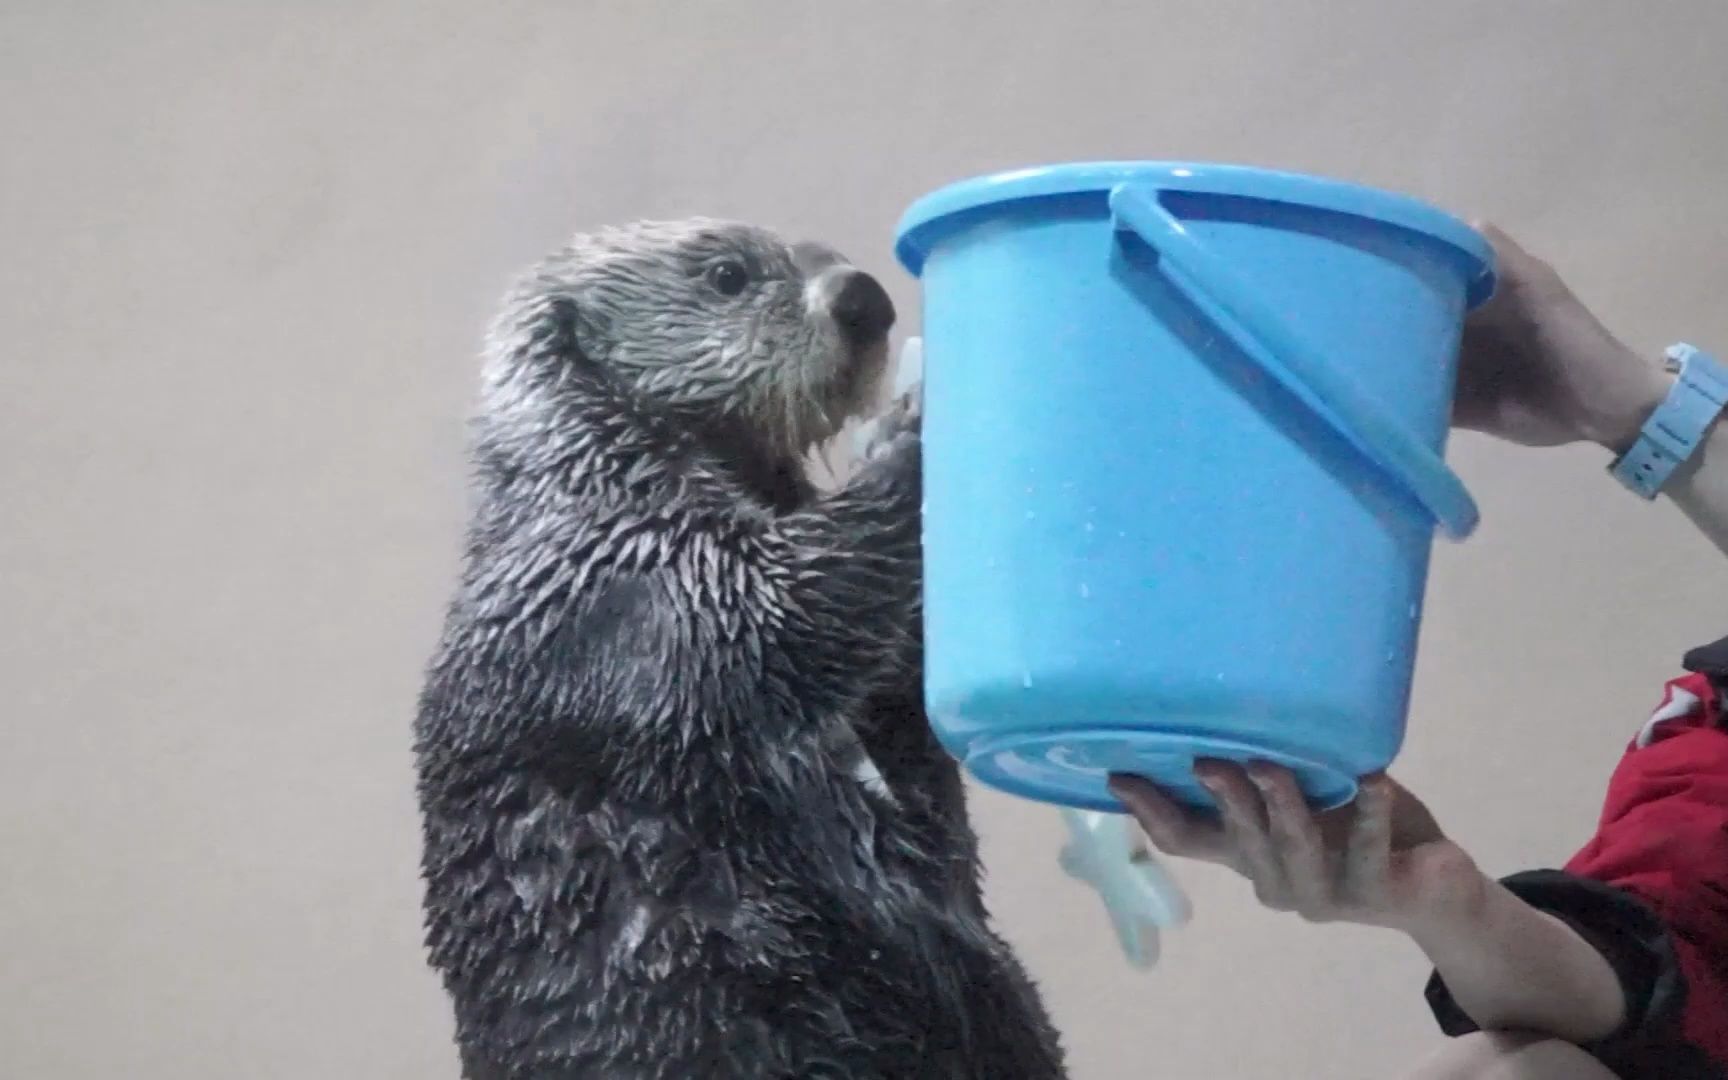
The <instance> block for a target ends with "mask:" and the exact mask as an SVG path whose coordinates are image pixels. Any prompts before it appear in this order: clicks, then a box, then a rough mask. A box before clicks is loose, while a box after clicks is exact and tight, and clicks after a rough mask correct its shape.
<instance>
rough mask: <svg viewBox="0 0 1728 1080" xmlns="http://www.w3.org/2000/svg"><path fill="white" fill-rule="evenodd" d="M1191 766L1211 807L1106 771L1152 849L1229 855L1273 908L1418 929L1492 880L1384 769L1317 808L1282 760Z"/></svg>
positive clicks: (1448, 917) (1455, 909)
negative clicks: (1348, 795) (1205, 809)
mask: <svg viewBox="0 0 1728 1080" xmlns="http://www.w3.org/2000/svg"><path fill="white" fill-rule="evenodd" d="M1195 775H1196V777H1197V778H1198V779H1199V781H1200V782H1201V784H1203V785H1204V786H1205V787H1206V789H1207V790H1208V791H1210V792H1211V793H1212V795H1213V797H1214V798H1215V799H1216V800H1217V802H1218V805H1219V807H1220V810H1221V813H1220V814H1219V815H1218V816H1217V817H1216V818H1213V817H1211V816H1209V815H1205V814H1202V813H1201V812H1199V811H1196V810H1193V809H1191V808H1188V807H1186V806H1183V805H1181V804H1179V803H1177V802H1175V801H1174V800H1172V799H1171V798H1169V797H1168V796H1166V795H1164V794H1163V793H1161V792H1160V791H1159V790H1158V788H1157V787H1155V786H1154V785H1153V784H1151V783H1150V782H1149V781H1147V780H1144V779H1141V778H1139V777H1128V776H1118V777H1113V778H1112V779H1111V784H1110V787H1111V790H1112V791H1113V792H1114V793H1115V794H1116V796H1117V797H1118V798H1120V799H1121V800H1122V801H1123V802H1124V803H1125V804H1126V805H1127V806H1128V808H1129V809H1130V810H1131V811H1132V812H1133V814H1134V817H1135V818H1136V820H1138V821H1139V823H1140V827H1141V828H1143V829H1145V830H1146V835H1147V837H1148V838H1149V839H1150V840H1151V841H1152V843H1153V845H1154V846H1155V847H1157V848H1158V849H1159V850H1160V851H1163V852H1165V853H1167V854H1170V855H1175V856H1182V857H1187V858H1195V859H1202V860H1205V861H1207V862H1213V863H1218V864H1220V865H1222V866H1228V867H1230V868H1231V869H1233V870H1235V871H1236V872H1237V873H1240V874H1242V875H1243V876H1244V877H1246V878H1248V879H1249V881H1251V882H1253V885H1254V894H1255V896H1257V897H1258V898H1259V900H1260V902H1261V903H1263V904H1265V905H1266V906H1268V907H1270V908H1273V909H1275V910H1278V911H1294V912H1296V913H1298V914H1300V915H1301V916H1302V917H1303V918H1305V919H1307V920H1309V921H1310V922H1351V923H1360V924H1363V925H1369V926H1382V927H1388V928H1391V929H1396V930H1402V931H1405V932H1407V933H1411V934H1416V933H1418V932H1420V931H1422V930H1423V929H1424V928H1426V927H1428V926H1431V925H1437V924H1441V923H1446V924H1455V923H1457V922H1458V920H1459V919H1460V918H1467V917H1468V913H1469V912H1470V911H1471V910H1472V908H1473V906H1475V905H1477V904H1479V903H1480V902H1481V899H1482V897H1483V896H1485V895H1486V894H1487V892H1488V889H1489V887H1490V886H1491V884H1492V883H1491V882H1490V881H1489V879H1488V878H1487V877H1486V876H1485V875H1484V874H1483V873H1482V872H1481V871H1480V870H1478V869H1477V868H1476V864H1475V861H1474V860H1472V859H1471V858H1470V856H1469V855H1468V854H1466V853H1465V852H1464V850H1463V849H1462V848H1460V847H1458V845H1456V844H1454V843H1452V842H1451V841H1450V840H1448V839H1447V838H1446V836H1445V834H1443V833H1442V832H1441V831H1440V827H1439V825H1438V824H1436V823H1435V821H1434V817H1433V815H1432V814H1430V813H1429V812H1428V808H1427V807H1425V806H1423V805H1422V803H1421V801H1420V800H1418V799H1417V798H1416V797H1415V796H1414V795H1412V794H1410V792H1409V791H1407V790H1405V789H1404V788H1403V787H1402V786H1401V785H1399V784H1398V783H1396V782H1395V781H1393V780H1392V779H1391V778H1389V777H1385V776H1375V777H1368V778H1366V779H1364V780H1363V781H1362V785H1361V792H1360V794H1359V795H1358V796H1357V798H1356V801H1355V802H1353V803H1352V804H1350V805H1349V806H1346V807H1341V808H1339V809H1337V810H1333V811H1328V812H1325V813H1319V814H1317V813H1315V812H1314V811H1312V810H1311V809H1310V808H1309V807H1308V804H1307V802H1306V800H1305V799H1304V798H1303V797H1302V793H1301V790H1300V789H1299V788H1298V787H1297V784H1296V779H1295V777H1294V776H1292V775H1291V773H1290V772H1289V770H1287V769H1283V768H1280V767H1277V766H1273V765H1265V764H1259V763H1256V764H1253V765H1250V766H1248V767H1247V768H1243V767H1242V766H1239V765H1234V764H1229V763H1225V762H1201V763H1199V764H1197V765H1196V766H1195Z"/></svg>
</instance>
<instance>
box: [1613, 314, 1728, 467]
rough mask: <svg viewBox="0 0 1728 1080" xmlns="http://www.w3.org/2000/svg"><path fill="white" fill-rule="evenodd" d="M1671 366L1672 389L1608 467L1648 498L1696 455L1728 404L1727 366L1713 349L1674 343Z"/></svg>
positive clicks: (1670, 348)
mask: <svg viewBox="0 0 1728 1080" xmlns="http://www.w3.org/2000/svg"><path fill="white" fill-rule="evenodd" d="M1668 370H1669V371H1671V372H1673V373H1674V374H1675V375H1676V376H1678V378H1676V379H1675V380H1674V388H1673V389H1672V390H1670V391H1668V397H1667V398H1666V399H1665V400H1664V401H1663V402H1662V404H1661V405H1658V406H1657V407H1656V411H1655V412H1653V413H1651V414H1650V419H1649V420H1646V421H1645V422H1644V429H1643V430H1642V431H1640V432H1639V433H1638V441H1637V442H1636V443H1633V444H1632V449H1630V450H1628V451H1626V453H1624V454H1622V455H1621V456H1620V458H1619V459H1618V460H1616V461H1615V462H1614V464H1613V465H1611V466H1610V467H1609V471H1610V472H1612V473H1613V474H1614V478H1615V479H1616V480H1618V481H1620V482H1621V483H1622V484H1625V485H1626V486H1627V487H1629V488H1631V489H1632V490H1633V492H1635V493H1637V494H1638V495H1641V496H1643V497H1644V498H1646V499H1654V498H1655V497H1656V495H1657V493H1658V492H1660V491H1661V490H1662V485H1663V484H1665V483H1667V482H1668V477H1670V476H1672V475H1673V473H1674V470H1675V469H1676V468H1678V467H1679V465H1680V463H1681V462H1683V461H1685V460H1686V459H1687V458H1689V457H1691V456H1692V454H1693V452H1694V451H1696V450H1697V449H1698V444H1699V443H1701V442H1703V441H1704V435H1705V433H1706V432H1708V431H1709V430H1710V425H1711V424H1713V423H1715V422H1716V418H1717V417H1718V416H1720V415H1721V414H1722V409H1723V406H1724V405H1728V368H1724V367H1723V366H1722V363H1721V362H1720V361H1718V360H1717V359H1716V358H1715V357H1713V356H1711V355H1710V354H1709V353H1706V352H1703V351H1701V350H1699V349H1695V348H1693V347H1692V346H1690V345H1671V346H1669V347H1668Z"/></svg>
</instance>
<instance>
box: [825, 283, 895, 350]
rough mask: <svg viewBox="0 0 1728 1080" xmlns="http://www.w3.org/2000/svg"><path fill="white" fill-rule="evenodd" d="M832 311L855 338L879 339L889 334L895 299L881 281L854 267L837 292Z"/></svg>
mask: <svg viewBox="0 0 1728 1080" xmlns="http://www.w3.org/2000/svg"><path fill="white" fill-rule="evenodd" d="M829 314H831V315H833V316H834V321H835V322H836V323H838V324H839V326H840V331H841V332H842V333H844V334H845V335H846V336H847V338H849V339H851V340H852V341H854V342H860V343H862V342H871V341H877V340H880V339H881V338H883V337H886V336H887V334H888V330H889V328H890V327H892V326H893V325H894V301H892V300H890V299H888V290H886V289H884V288H883V287H882V284H881V282H879V281H877V280H876V279H875V278H873V277H871V276H870V275H869V274H866V273H864V272H863V271H862V270H854V271H852V272H851V273H849V274H847V275H846V281H845V283H844V284H842V285H841V286H840V291H839V292H837V293H835V294H834V303H833V306H832V307H830V308H829Z"/></svg>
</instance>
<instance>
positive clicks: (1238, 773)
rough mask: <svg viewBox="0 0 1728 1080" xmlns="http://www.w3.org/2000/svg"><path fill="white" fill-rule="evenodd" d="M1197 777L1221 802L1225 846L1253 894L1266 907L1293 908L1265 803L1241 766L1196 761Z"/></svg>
mask: <svg viewBox="0 0 1728 1080" xmlns="http://www.w3.org/2000/svg"><path fill="white" fill-rule="evenodd" d="M1194 776H1195V778H1196V779H1197V780H1199V781H1200V783H1201V785H1202V786H1204V787H1205V788H1206V790H1207V791H1209V792H1211V793H1212V797H1213V798H1214V799H1216V800H1217V801H1218V809H1219V813H1220V814H1221V815H1222V816H1223V819H1224V846H1225V847H1226V848H1227V849H1228V850H1229V851H1231V852H1232V853H1233V854H1234V856H1235V864H1236V868H1237V869H1238V870H1240V871H1241V872H1242V873H1243V874H1245V875H1247V877H1248V880H1250V881H1252V882H1253V883H1254V895H1255V896H1256V897H1258V898H1259V900H1260V902H1261V903H1262V904H1265V905H1266V906H1267V907H1270V908H1275V909H1279V910H1284V909H1287V908H1289V907H1290V905H1291V900H1290V883H1289V880H1288V878H1287V876H1286V874H1285V872H1284V866H1283V863H1282V862H1281V860H1280V859H1279V857H1278V850H1277V848H1276V847H1275V846H1274V844H1273V842H1272V833H1271V828H1270V824H1269V823H1268V821H1267V816H1266V803H1265V801H1264V800H1263V799H1262V798H1261V796H1260V792H1259V790H1258V789H1257V788H1256V787H1255V786H1254V784H1253V783H1252V782H1251V781H1250V780H1249V779H1248V774H1247V773H1246V772H1244V771H1243V769H1242V767H1241V766H1239V765H1227V764H1224V763H1221V762H1204V763H1200V764H1196V765H1195V767H1194Z"/></svg>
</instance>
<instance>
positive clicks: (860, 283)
mask: <svg viewBox="0 0 1728 1080" xmlns="http://www.w3.org/2000/svg"><path fill="white" fill-rule="evenodd" d="M792 255H793V261H794V263H796V264H797V266H798V269H800V270H802V271H803V272H804V273H805V274H806V275H807V280H808V281H809V283H810V284H809V286H808V288H807V289H806V292H805V296H806V298H807V302H808V303H809V306H810V310H811V313H812V314H821V315H826V316H827V317H828V318H830V319H832V320H833V321H834V325H835V326H836V327H837V328H839V330H840V333H841V335H842V336H844V337H845V338H846V340H847V341H848V342H850V343H851V344H853V345H874V344H876V343H878V342H880V341H883V340H884V339H886V338H887V336H888V331H889V330H890V329H892V328H893V326H894V319H895V316H896V313H895V311H894V301H893V300H891V299H889V297H888V290H887V289H884V288H883V287H882V283H881V282H879V281H877V280H876V279H875V278H873V277H871V276H870V275H869V274H866V273H865V272H864V271H862V270H860V269H858V268H857V267H855V266H853V265H852V264H850V263H848V262H847V261H846V260H845V259H843V258H842V257H841V256H840V255H839V253H837V252H835V251H833V250H832V249H830V248H825V247H822V246H820V245H817V244H799V245H797V246H796V247H794V248H793V249H792Z"/></svg>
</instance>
